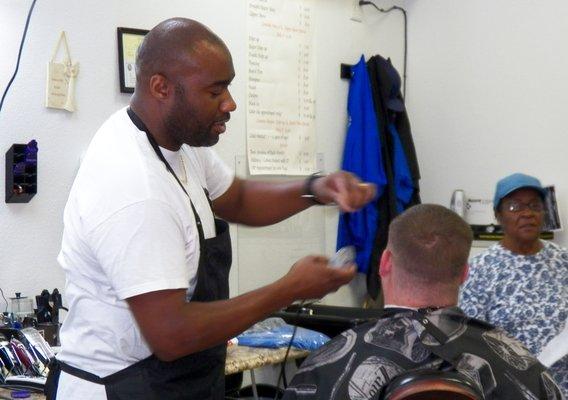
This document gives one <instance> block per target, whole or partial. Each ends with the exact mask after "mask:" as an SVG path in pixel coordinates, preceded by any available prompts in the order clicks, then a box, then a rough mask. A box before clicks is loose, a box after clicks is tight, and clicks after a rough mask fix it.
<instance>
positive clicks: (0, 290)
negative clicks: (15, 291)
mask: <svg viewBox="0 0 568 400" xmlns="http://www.w3.org/2000/svg"><path fill="white" fill-rule="evenodd" d="M0 294H2V298H3V299H4V301H5V302H6V308H5V309H4V312H8V300H6V296H4V291H3V290H2V288H0Z"/></svg>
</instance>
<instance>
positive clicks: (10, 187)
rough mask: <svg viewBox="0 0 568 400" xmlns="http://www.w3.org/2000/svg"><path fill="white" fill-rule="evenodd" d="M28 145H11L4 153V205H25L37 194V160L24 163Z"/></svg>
mask: <svg viewBox="0 0 568 400" xmlns="http://www.w3.org/2000/svg"><path fill="white" fill-rule="evenodd" d="M34 143H35V142H34ZM30 144H31V142H30ZM30 144H13V145H12V146H11V147H10V149H9V150H8V151H7V152H6V203H27V202H29V201H30V200H31V199H32V197H34V196H35V195H36V193H37V159H36V160H35V162H28V161H26V149H27V148H28V146H30Z"/></svg>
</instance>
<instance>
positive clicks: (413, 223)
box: [379, 204, 473, 307]
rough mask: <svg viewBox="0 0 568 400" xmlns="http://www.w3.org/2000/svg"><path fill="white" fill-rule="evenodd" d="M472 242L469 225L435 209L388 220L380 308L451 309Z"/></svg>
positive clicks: (412, 210)
mask: <svg viewBox="0 0 568 400" xmlns="http://www.w3.org/2000/svg"><path fill="white" fill-rule="evenodd" d="M472 240H473V235H472V232H471V229H470V227H469V225H468V224H467V223H466V222H465V221H464V220H463V219H462V218H460V216H458V215H457V214H456V213H454V212H453V211H450V210H449V209H447V208H445V207H442V206H440V205H435V204H421V205H417V206H414V207H411V208H409V209H408V210H406V211H405V212H403V213H402V214H400V215H399V216H398V217H396V218H395V219H394V220H393V221H392V222H391V225H390V227H389V240H388V245H387V248H386V250H385V251H384V252H383V255H382V257H381V264H380V269H379V274H380V276H381V280H382V286H383V293H384V297H385V304H396V305H399V306H408V307H430V306H432V307H443V306H449V305H455V304H456V303H457V299H458V292H459V287H460V285H461V284H462V283H463V282H464V281H465V278H466V277H467V269H468V268H467V259H468V256H469V251H470V248H471V242H472Z"/></svg>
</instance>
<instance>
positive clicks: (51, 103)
mask: <svg viewBox="0 0 568 400" xmlns="http://www.w3.org/2000/svg"><path fill="white" fill-rule="evenodd" d="M61 43H63V50H64V51H65V57H64V58H63V61H62V62H56V57H57V53H58V52H59V48H60V47H61ZM78 73H79V63H74V64H73V62H72V61H71V53H70V52H69V46H68V45H67V37H66V36H65V31H63V32H61V35H60V36H59V40H58V41H57V45H56V46H55V49H54V50H53V55H52V56H51V60H50V61H49V63H48V64H47V88H46V94H45V106H46V107H49V108H59V109H62V110H67V111H71V112H73V111H75V79H76V78H77V74H78Z"/></svg>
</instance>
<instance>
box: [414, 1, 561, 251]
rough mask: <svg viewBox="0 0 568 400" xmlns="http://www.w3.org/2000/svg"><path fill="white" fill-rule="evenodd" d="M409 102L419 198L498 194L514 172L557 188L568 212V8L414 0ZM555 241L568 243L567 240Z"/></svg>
mask: <svg viewBox="0 0 568 400" xmlns="http://www.w3.org/2000/svg"><path fill="white" fill-rule="evenodd" d="M404 5H405V7H406V8H407V9H408V10H409V41H410V47H409V54H410V56H409V72H408V74H409V78H408V90H407V104H408V109H409V114H410V118H411V122H412V126H413V134H414V140H415V144H416V147H417V152H418V157H419V161H420V166H421V172H422V199H423V201H424V202H435V203H441V204H445V205H448V203H449V199H450V195H451V193H452V191H453V190H454V189H456V188H461V189H464V190H465V192H466V195H469V196H470V197H474V198H492V196H493V190H494V186H495V183H496V181H497V180H498V179H499V178H501V177H503V176H506V175H508V174H510V173H513V172H525V173H528V174H532V175H535V176H537V177H539V178H540V179H541V180H542V182H543V183H545V184H555V185H556V189H557V196H558V201H559V206H560V211H561V214H563V216H564V218H563V221H562V222H563V224H564V225H566V219H565V217H566V215H567V214H568V209H567V207H568V185H567V183H568V182H567V173H566V171H567V170H568V158H567V157H566V149H567V148H568V135H566V132H567V130H568V113H567V112H566V107H567V106H568V101H567V98H566V93H568V53H567V52H566V38H567V37H568V23H567V21H568V20H567V16H568V3H567V2H565V1H561V0H545V1H538V2H537V1H529V0H515V1H513V0H507V1H489V0H475V1H453V0H428V1H417V0H407V1H405V2H404ZM555 241H556V242H558V243H560V244H562V245H564V246H567V245H568V237H567V236H566V234H558V235H557V237H556V240H555Z"/></svg>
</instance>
